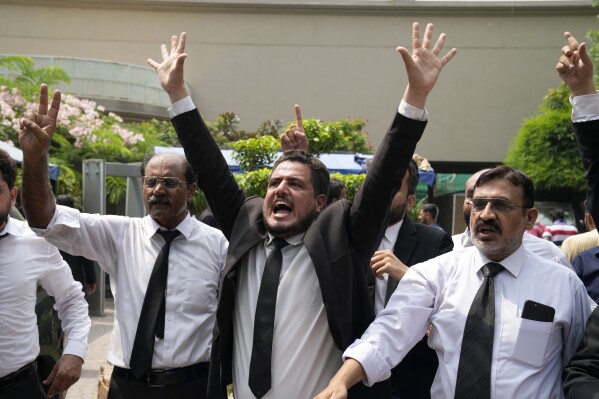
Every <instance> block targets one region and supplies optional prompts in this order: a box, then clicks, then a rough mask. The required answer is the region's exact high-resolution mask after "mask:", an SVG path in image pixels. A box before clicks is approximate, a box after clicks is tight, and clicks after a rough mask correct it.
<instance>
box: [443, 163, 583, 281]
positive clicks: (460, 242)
mask: <svg viewBox="0 0 599 399" xmlns="http://www.w3.org/2000/svg"><path fill="white" fill-rule="evenodd" d="M488 170H489V169H483V170H480V171H478V172H476V173H475V174H473V175H472V176H470V178H469V179H468V180H467V181H466V186H465V188H464V207H463V210H464V221H465V222H466V231H464V232H463V233H460V234H455V235H453V236H452V237H451V239H452V240H453V249H454V251H455V250H458V249H461V248H464V247H471V246H472V245H474V244H472V239H471V238H470V213H471V207H472V195H473V194H474V183H476V180H477V179H478V178H479V177H480V175H482V174H483V173H484V172H486V171H488ZM522 245H524V247H525V248H526V249H527V250H529V251H530V252H532V253H535V254H537V255H539V256H541V257H543V258H545V259H549V260H552V261H554V262H557V263H561V264H562V265H564V266H566V267H569V268H570V269H572V264H571V263H570V261H569V260H568V257H567V256H566V255H565V254H564V253H563V252H562V251H561V250H560V249H559V248H558V247H557V246H555V245H554V244H552V243H551V242H549V241H547V240H543V239H542V238H539V237H535V236H533V235H531V234H528V233H525V234H523V235H522Z"/></svg>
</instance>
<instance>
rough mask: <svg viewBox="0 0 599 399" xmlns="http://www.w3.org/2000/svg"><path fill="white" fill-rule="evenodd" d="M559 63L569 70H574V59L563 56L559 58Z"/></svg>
mask: <svg viewBox="0 0 599 399" xmlns="http://www.w3.org/2000/svg"><path fill="white" fill-rule="evenodd" d="M559 63H560V64H562V65H563V66H564V67H566V68H568V69H571V68H574V63H573V62H572V59H571V58H570V57H568V56H566V55H562V56H561V57H559Z"/></svg>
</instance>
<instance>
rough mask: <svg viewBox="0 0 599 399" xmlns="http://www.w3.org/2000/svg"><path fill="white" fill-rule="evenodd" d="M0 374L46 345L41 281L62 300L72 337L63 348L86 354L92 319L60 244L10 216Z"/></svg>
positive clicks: (0, 283)
mask: <svg viewBox="0 0 599 399" xmlns="http://www.w3.org/2000/svg"><path fill="white" fill-rule="evenodd" d="M5 233H8V235H7V236H6V237H4V238H2V239H1V240H0V253H2V256H1V257H0V377H3V376H5V375H7V374H10V373H12V372H13V371H16V370H18V369H20V368H21V367H23V366H24V365H26V364H27V363H30V362H32V361H33V360H35V358H36V357H37V355H38V354H39V351H40V346H39V336H38V329H37V322H36V316H35V304H36V300H37V284H38V282H39V283H40V284H41V285H42V287H43V288H44V289H45V290H46V291H47V292H48V294H49V295H51V296H53V297H54V299H55V300H56V305H54V308H55V309H56V311H57V312H58V317H59V318H60V320H61V325H62V329H63V331H64V332H65V335H66V337H67V343H66V346H65V348H64V351H63V353H64V354H69V355H77V356H79V357H81V358H82V359H84V358H85V353H86V351H87V336H88V334H89V329H90V327H91V321H90V319H89V316H88V314H87V302H86V301H85V298H84V295H83V292H82V290H81V284H80V283H78V282H76V281H75V280H73V275H72V274H71V269H70V268H69V265H67V263H66V262H65V261H64V260H63V259H62V257H61V256H60V253H59V252H58V249H56V248H55V247H53V246H52V245H50V244H48V243H47V242H46V240H44V239H42V238H38V237H36V235H35V234H34V233H33V232H32V231H31V229H29V227H28V226H27V223H25V222H22V221H20V220H16V219H13V218H11V217H8V219H7V223H6V225H5V228H4V230H2V231H1V232H0V235H4V234H5Z"/></svg>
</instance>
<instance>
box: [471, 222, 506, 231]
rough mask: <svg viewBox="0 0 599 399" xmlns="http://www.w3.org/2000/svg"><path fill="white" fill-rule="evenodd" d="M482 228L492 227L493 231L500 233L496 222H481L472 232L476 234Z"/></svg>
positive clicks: (499, 227)
mask: <svg viewBox="0 0 599 399" xmlns="http://www.w3.org/2000/svg"><path fill="white" fill-rule="evenodd" d="M482 227H492V228H494V229H495V230H497V231H499V232H501V226H500V225H499V223H497V221H496V220H493V219H491V220H481V221H479V222H478V223H476V225H475V226H474V231H476V232H478V231H480V229H481V228H482Z"/></svg>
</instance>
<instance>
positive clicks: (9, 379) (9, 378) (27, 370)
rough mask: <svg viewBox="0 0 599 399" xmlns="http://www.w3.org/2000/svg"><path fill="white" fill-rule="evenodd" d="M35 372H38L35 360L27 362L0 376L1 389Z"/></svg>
mask: <svg viewBox="0 0 599 399" xmlns="http://www.w3.org/2000/svg"><path fill="white" fill-rule="evenodd" d="M35 372H37V363H36V362H35V360H34V361H32V362H31V363H27V364H26V365H24V366H23V367H21V368H20V369H18V370H17V371H14V372H12V373H10V374H8V375H5V376H4V377H2V378H0V390H1V389H4V388H6V387H7V386H9V385H11V384H14V383H15V382H18V381H21V380H23V379H25V378H26V377H29V376H30V375H31V374H33V373H35Z"/></svg>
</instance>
